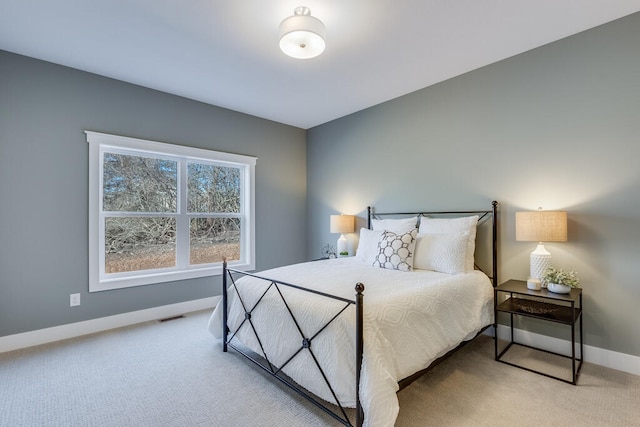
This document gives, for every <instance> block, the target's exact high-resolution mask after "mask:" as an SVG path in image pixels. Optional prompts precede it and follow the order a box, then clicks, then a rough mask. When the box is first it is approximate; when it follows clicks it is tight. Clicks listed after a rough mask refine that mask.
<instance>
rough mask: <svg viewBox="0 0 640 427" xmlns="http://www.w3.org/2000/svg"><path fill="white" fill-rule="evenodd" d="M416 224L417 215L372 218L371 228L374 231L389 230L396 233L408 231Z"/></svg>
mask: <svg viewBox="0 0 640 427" xmlns="http://www.w3.org/2000/svg"><path fill="white" fill-rule="evenodd" d="M417 225H418V217H417V216H414V217H411V218H399V219H396V218H388V219H372V220H371V228H372V229H373V230H375V231H385V230H388V231H391V232H393V233H396V234H404V233H408V232H410V231H411V230H413V229H414V228H416V226H417Z"/></svg>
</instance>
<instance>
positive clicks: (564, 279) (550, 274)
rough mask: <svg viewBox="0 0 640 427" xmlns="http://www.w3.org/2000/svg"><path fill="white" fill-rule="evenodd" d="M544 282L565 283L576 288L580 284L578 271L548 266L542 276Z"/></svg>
mask: <svg viewBox="0 0 640 427" xmlns="http://www.w3.org/2000/svg"><path fill="white" fill-rule="evenodd" d="M542 280H543V281H544V283H547V284H548V283H556V284H558V285H565V286H569V287H571V288H577V287H578V285H579V284H580V279H578V273H576V272H575V271H565V270H563V269H561V268H554V267H549V268H547V269H546V270H545V272H544V275H543V276H542Z"/></svg>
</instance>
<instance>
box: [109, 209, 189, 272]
mask: <svg viewBox="0 0 640 427" xmlns="http://www.w3.org/2000/svg"><path fill="white" fill-rule="evenodd" d="M104 245H105V248H104V249H105V273H107V274H110V273H121V272H123V271H138V270H150V269H156V268H169V267H175V265H176V220H175V218H161V217H153V218H149V217H144V218H119V217H118V218H114V217H110V218H105V242H104Z"/></svg>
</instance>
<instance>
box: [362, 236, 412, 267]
mask: <svg viewBox="0 0 640 427" xmlns="http://www.w3.org/2000/svg"><path fill="white" fill-rule="evenodd" d="M417 234H418V230H416V229H413V230H412V231H410V232H408V233H404V234H396V233H394V232H392V231H384V232H383V233H382V235H381V236H380V240H378V255H377V256H376V259H375V260H374V261H373V266H374V267H380V268H387V269H390V270H400V271H411V270H412V269H413V250H414V248H415V246H416V235H417Z"/></svg>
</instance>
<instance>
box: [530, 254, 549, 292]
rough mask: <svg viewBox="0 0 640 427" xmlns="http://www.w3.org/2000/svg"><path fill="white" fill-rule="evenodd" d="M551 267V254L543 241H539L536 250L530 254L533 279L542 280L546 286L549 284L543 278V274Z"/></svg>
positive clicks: (543, 285)
mask: <svg viewBox="0 0 640 427" xmlns="http://www.w3.org/2000/svg"><path fill="white" fill-rule="evenodd" d="M549 267H551V254H550V253H549V251H547V250H546V249H545V247H544V245H543V244H542V243H539V244H538V247H537V248H536V250H535V251H533V252H531V255H530V256H529V275H530V277H531V278H533V279H538V280H540V281H541V282H542V287H543V288H546V287H547V285H546V283H544V280H542V276H544V272H545V271H546V270H547V268H549Z"/></svg>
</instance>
